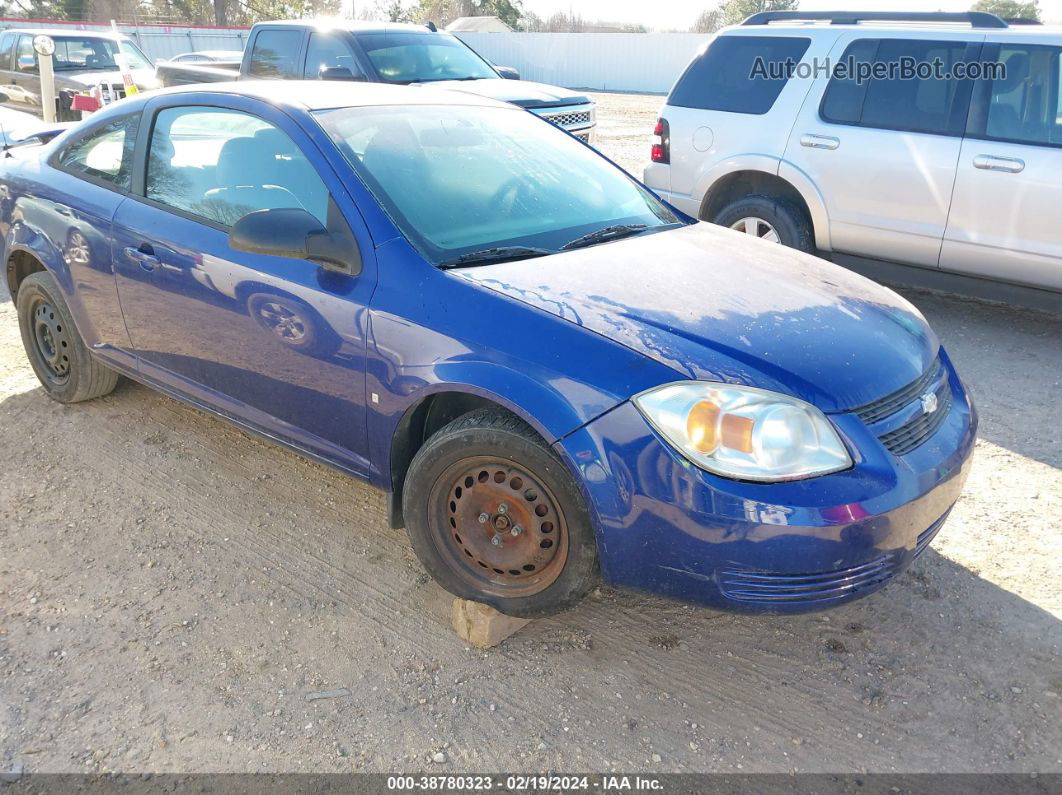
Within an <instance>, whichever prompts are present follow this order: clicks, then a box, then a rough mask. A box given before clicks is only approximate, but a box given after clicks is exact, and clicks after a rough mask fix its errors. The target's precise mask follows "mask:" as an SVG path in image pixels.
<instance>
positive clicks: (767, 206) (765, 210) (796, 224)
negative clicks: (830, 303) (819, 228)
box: [711, 195, 815, 254]
mask: <svg viewBox="0 0 1062 795" xmlns="http://www.w3.org/2000/svg"><path fill="white" fill-rule="evenodd" d="M744 218H758V219H760V220H762V221H766V222H767V223H768V224H770V225H771V226H772V227H774V230H775V231H776V232H777V233H778V242H779V243H781V244H782V245H783V246H788V247H789V248H795V249H796V250H797V251H806V252H807V253H809V254H814V253H815V234H814V231H813V230H812V228H811V221H810V219H808V217H807V215H806V214H805V213H804V211H803V210H801V209H800V208H799V207H797V206H796V205H795V204H793V202H791V201H788V200H786V199H775V198H772V197H770V196H760V195H752V196H745V197H743V198H740V199H738V200H737V201H734V202H731V203H730V204H728V205H727V206H726V207H724V208H723V209H722V210H720V211H719V212H718V213H717V214H716V216H715V218H713V219H711V220H712V223H714V224H719V226H725V227H727V228H729V227H731V226H733V225H734V224H736V223H738V222H739V221H741V220H742V219H744Z"/></svg>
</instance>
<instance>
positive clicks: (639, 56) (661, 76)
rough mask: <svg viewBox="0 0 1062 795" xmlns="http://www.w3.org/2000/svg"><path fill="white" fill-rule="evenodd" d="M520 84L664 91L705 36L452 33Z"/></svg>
mask: <svg viewBox="0 0 1062 795" xmlns="http://www.w3.org/2000/svg"><path fill="white" fill-rule="evenodd" d="M457 35H458V36H460V37H461V39H462V40H463V41H464V42H465V43H466V44H468V46H469V47H471V48H472V49H474V50H475V51H476V52H478V53H479V54H480V55H482V56H483V57H484V58H486V59H488V60H489V61H492V62H493V63H495V64H498V65H499V66H512V67H515V68H516V69H518V70H519V71H520V76H521V77H523V78H524V79H525V80H537V81H538V82H540V83H552V84H553V85H557V86H565V87H567V88H594V89H599V90H602V91H644V92H648V93H660V94H662V93H665V92H667V91H669V90H670V89H671V86H672V84H673V83H674V82H675V80H676V79H678V76H679V75H680V74H682V70H683V69H685V68H686V64H688V63H689V62H690V59H691V58H693V56H694V55H695V54H696V53H697V51H698V50H699V49H700V48H701V47H703V46H704V45H705V44H706V43H707V42H708V41H709V40H710V39H711V36H709V35H706V34H700V33H458V34H457Z"/></svg>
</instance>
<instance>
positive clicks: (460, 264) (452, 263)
mask: <svg viewBox="0 0 1062 795" xmlns="http://www.w3.org/2000/svg"><path fill="white" fill-rule="evenodd" d="M547 254H556V252H555V251H551V250H550V249H548V248H532V247H531V246H496V247H494V248H483V249H480V250H479V251H470V252H468V253H467V254H462V255H461V256H460V257H457V258H456V259H452V260H448V261H447V262H440V263H439V267H440V268H441V269H443V270H446V269H447V268H465V267H469V266H472V265H490V264H492V263H495V262H509V261H511V260H515V259H530V258H531V257H544V256H546V255H547Z"/></svg>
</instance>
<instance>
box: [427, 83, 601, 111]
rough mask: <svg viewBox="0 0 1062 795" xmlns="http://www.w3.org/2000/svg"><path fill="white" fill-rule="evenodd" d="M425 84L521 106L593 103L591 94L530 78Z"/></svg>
mask: <svg viewBox="0 0 1062 795" xmlns="http://www.w3.org/2000/svg"><path fill="white" fill-rule="evenodd" d="M423 85H430V86H431V87H432V88H445V89H449V90H450V91H463V92H465V93H466V94H475V95H476V96H478V97H486V98H487V99H496V100H499V101H500V102H509V103H511V104H513V105H519V106H520V107H521V108H555V107H563V106H566V105H584V104H587V103H589V102H590V98H589V97H587V96H585V95H583V94H579V93H578V92H575V91H569V90H568V89H566V88H558V87H557V86H549V85H546V84H545V83H532V82H530V81H528V80H505V79H503V78H496V79H495V78H488V79H484V80H441V81H439V82H433V83H424V84H423Z"/></svg>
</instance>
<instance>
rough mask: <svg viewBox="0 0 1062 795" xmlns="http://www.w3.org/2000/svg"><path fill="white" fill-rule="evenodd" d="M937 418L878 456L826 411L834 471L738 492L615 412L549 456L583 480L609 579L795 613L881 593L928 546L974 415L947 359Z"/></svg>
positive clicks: (855, 423) (953, 495) (873, 436)
mask: <svg viewBox="0 0 1062 795" xmlns="http://www.w3.org/2000/svg"><path fill="white" fill-rule="evenodd" d="M941 359H942V362H943V365H944V368H945V369H946V371H947V373H948V376H949V378H948V382H947V388H948V389H950V391H951V401H950V405H949V406H948V407H947V416H946V417H945V418H944V419H943V421H942V422H941V423H940V425H939V427H937V429H936V430H935V432H934V433H933V435H932V436H931V437H929V438H928V439H927V440H926V441H925V442H924V443H922V444H921V445H919V446H918V447H916V448H915V449H913V450H910V451H909V452H906V453H904V454H902V455H896V454H894V453H891V452H889V451H888V450H887V449H886V448H885V446H884V445H883V444H882V442H881V441H880V440H879V438H878V435H877V434H878V432H879V431H880V430H881V429H880V428H879V427H878V426H868V425H866V424H864V422H863V420H861V419H860V418H859V417H858V416H856V415H855V414H854V413H846V414H835V415H831V419H832V420H833V422H834V424H835V426H836V427H837V428H838V429H839V430H840V432H841V434H842V436H843V437H844V438H845V440H846V442H847V444H848V446H849V448H850V449H851V451H852V452H853V459H854V460H855V461H856V463H855V465H854V466H853V467H852V468H851V469H848V470H846V471H844V472H837V473H835V474H832V475H825V476H822V477H817V478H809V479H806V480H799V481H792V482H788V483H770V484H764V483H747V482H741V481H735V480H729V479H726V478H722V477H719V476H716V475H713V474H711V473H709V472H705V471H703V470H701V469H699V468H697V467H695V466H693V465H692V464H691V463H689V462H688V461H687V460H686V459H685V458H683V457H681V456H680V455H679V454H677V453H676V452H674V450H672V448H671V447H670V446H669V445H667V444H666V443H664V442H663V441H662V440H661V439H660V438H659V437H658V436H657V435H656V433H655V432H654V431H653V430H652V429H651V428H650V427H649V425H648V423H646V422H645V420H644V419H643V418H642V416H641V414H640V413H639V412H638V410H637V409H636V408H635V407H634V406H633V405H632V404H631V403H630V402H627V403H624V404H622V405H620V406H618V407H616V408H615V409H613V410H612V411H610V412H608V413H607V414H605V415H603V416H601V417H599V418H598V419H596V420H595V421H593V422H591V423H590V424H589V425H587V426H585V427H584V428H582V429H580V430H579V431H578V432H576V433H574V434H572V435H571V436H568V437H566V438H565V439H563V440H562V441H560V442H558V443H557V445H556V447H557V449H558V452H560V453H561V454H562V455H563V456H565V458H566V459H567V460H568V461H569V462H570V464H571V466H572V468H573V469H575V470H576V471H578V472H579V473H580V474H581V478H582V487H583V490H584V494H585V495H586V497H587V500H588V504H589V505H590V508H591V513H592V515H593V516H594V519H595V525H596V531H597V541H598V549H599V553H600V558H601V567H602V573H603V575H604V577H605V579H606V581H608V582H609V583H610V584H612V585H614V586H617V587H621V588H634V589H638V590H644V591H650V592H653V593H659V594H663V595H666V596H670V597H674V598H678V599H682V600H685V601H691V602H698V603H701V604H707V605H710V606H713V607H718V608H722V609H727V610H736V611H745V612H804V611H808V610H816V609H821V608H824V607H830V606H834V605H838V604H842V603H844V602H847V601H851V600H852V599H856V598H858V597H861V596H865V595H867V594H869V593H872V592H874V591H875V590H877V589H879V588H881V587H883V586H884V585H885V584H886V583H887V582H888V581H889V580H890V579H891V578H892V577H894V576H896V575H897V574H898V573H900V572H901V571H903V569H904V568H906V567H907V566H908V565H909V564H910V563H911V561H912V560H914V558H915V557H916V556H917V555H918V554H919V553H921V552H922V551H923V550H924V549H925V548H926V547H927V546H928V545H929V542H930V541H932V539H933V536H934V535H935V534H936V533H937V532H938V531H939V530H940V527H941V526H942V525H943V523H944V519H945V518H946V517H947V514H948V511H950V510H951V507H952V505H954V503H955V501H956V500H957V499H958V497H959V492H960V491H961V489H962V485H963V483H964V481H965V480H966V476H967V474H968V472H969V467H970V460H971V453H972V451H973V445H974V440H975V434H976V428H977V416H976V411H975V410H974V408H973V406H972V405H971V403H970V401H969V400H968V398H967V395H966V392H965V390H964V389H963V386H962V384H961V382H960V381H959V379H958V376H957V375H956V374H955V372H954V369H953V368H952V366H951V363H950V362H949V361H948V360H947V357H946V355H945V354H944V353H943V351H942V352H941Z"/></svg>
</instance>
